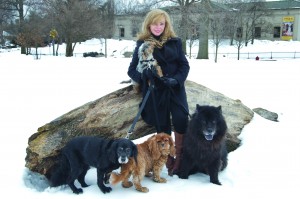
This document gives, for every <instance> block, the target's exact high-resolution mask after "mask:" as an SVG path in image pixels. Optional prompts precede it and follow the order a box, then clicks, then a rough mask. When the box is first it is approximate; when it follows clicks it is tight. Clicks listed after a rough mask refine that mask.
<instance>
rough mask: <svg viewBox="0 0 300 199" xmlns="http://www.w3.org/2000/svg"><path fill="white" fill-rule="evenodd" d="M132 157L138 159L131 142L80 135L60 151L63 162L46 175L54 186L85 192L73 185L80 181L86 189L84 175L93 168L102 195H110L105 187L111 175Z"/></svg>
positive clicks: (135, 148)
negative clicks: (65, 185) (64, 185)
mask: <svg viewBox="0 0 300 199" xmlns="http://www.w3.org/2000/svg"><path fill="white" fill-rule="evenodd" d="M130 158H132V159H134V160H137V147H136V145H135V144H134V143H133V142H132V141H130V140H128V139H125V138H124V139H123V138H120V139H115V140H112V139H104V138H100V137H95V136H79V137H75V138H73V139H72V140H70V141H69V142H68V143H67V144H66V145H65V147H64V148H63V149H62V151H61V155H60V159H59V161H58V162H57V164H56V165H54V167H53V168H52V169H51V171H50V174H49V175H48V176H46V177H47V178H48V179H49V181H50V185H51V187H56V186H60V185H63V184H68V185H69V186H70V188H71V189H72V191H73V193H75V194H80V193H83V190H82V189H81V188H77V187H76V186H75V185H74V181H75V180H76V179H77V180H78V181H79V183H80V184H81V186H82V187H87V186H88V185H87V184H86V183H85V180H84V178H85V175H86V173H87V171H88V170H89V168H90V167H95V168H96V169H97V184H98V187H99V188H100V190H101V191H102V192H103V193H109V192H110V191H111V190H112V189H111V187H106V186H105V185H104V182H106V181H108V179H109V176H110V173H111V172H112V171H113V170H115V169H118V168H119V167H120V166H121V164H125V163H127V162H128V161H129V159H130Z"/></svg>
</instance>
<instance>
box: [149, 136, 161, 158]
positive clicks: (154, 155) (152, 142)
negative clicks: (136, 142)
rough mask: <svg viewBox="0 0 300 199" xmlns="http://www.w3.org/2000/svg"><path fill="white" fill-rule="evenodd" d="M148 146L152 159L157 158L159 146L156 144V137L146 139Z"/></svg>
mask: <svg viewBox="0 0 300 199" xmlns="http://www.w3.org/2000/svg"><path fill="white" fill-rule="evenodd" d="M148 147H149V150H150V153H151V156H152V159H154V160H158V158H159V157H160V155H161V154H160V152H159V148H158V145H157V140H156V137H155V136H153V137H151V138H150V139H149V140H148Z"/></svg>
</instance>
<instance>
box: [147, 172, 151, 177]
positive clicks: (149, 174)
mask: <svg viewBox="0 0 300 199" xmlns="http://www.w3.org/2000/svg"><path fill="white" fill-rule="evenodd" d="M145 176H146V177H152V176H153V174H152V173H151V172H148V173H147V174H145Z"/></svg>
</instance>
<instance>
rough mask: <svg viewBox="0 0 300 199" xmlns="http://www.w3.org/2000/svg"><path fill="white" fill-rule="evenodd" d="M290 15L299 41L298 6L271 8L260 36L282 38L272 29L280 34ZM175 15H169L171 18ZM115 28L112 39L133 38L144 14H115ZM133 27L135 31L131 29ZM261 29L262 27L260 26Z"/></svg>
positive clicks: (262, 37) (299, 14)
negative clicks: (267, 25)
mask: <svg viewBox="0 0 300 199" xmlns="http://www.w3.org/2000/svg"><path fill="white" fill-rule="evenodd" d="M286 16H292V17H294V22H293V36H292V38H291V39H292V40H294V41H300V8H298V9H289V10H273V13H272V15H271V16H267V17H265V19H266V20H267V21H268V22H269V23H270V24H271V26H270V27H269V29H268V31H267V32H262V35H261V38H257V39H267V40H284V39H283V38H282V37H279V38H274V37H273V29H274V27H275V26H278V27H280V35H282V26H283V17H286ZM173 18H176V16H171V20H172V19H173ZM115 19H116V21H115V24H116V29H115V33H114V39H126V40H135V39H136V33H137V32H138V31H139V30H140V28H141V26H142V22H143V19H144V16H129V15H126V16H116V18H115ZM121 28H123V29H124V35H122V37H121V34H120V33H121ZM133 29H134V30H135V31H133ZM262 29H263V27H262Z"/></svg>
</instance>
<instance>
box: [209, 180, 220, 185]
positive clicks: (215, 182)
mask: <svg viewBox="0 0 300 199" xmlns="http://www.w3.org/2000/svg"><path fill="white" fill-rule="evenodd" d="M211 183H213V184H216V185H222V184H221V182H219V181H213V182H211Z"/></svg>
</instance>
